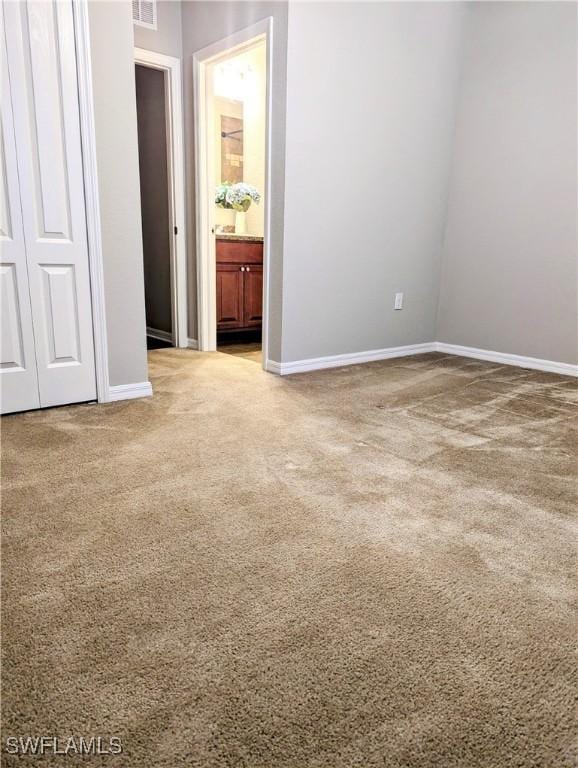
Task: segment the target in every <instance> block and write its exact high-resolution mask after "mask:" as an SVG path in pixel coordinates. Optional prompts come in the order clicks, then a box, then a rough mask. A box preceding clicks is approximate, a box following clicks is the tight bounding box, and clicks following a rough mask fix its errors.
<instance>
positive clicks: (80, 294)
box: [3, 2, 96, 408]
mask: <svg viewBox="0 0 578 768" xmlns="http://www.w3.org/2000/svg"><path fill="white" fill-rule="evenodd" d="M3 5H4V12H5V16H6V26H7V29H8V30H9V34H7V36H6V40H7V50H8V69H9V76H10V84H11V93H12V106H13V110H14V127H15V135H16V153H17V161H18V174H19V178H20V191H21V201H22V219H23V225H24V239H25V245H26V258H27V265H28V278H29V290H30V304H31V308H32V321H33V328H34V338H35V346H36V363H37V371H38V388H39V396H40V398H39V399H40V405H41V407H46V406H51V405H61V404H64V403H71V402H81V401H86V400H93V399H95V397H96V383H95V365H94V345H93V336H92V308H91V293H90V276H89V262H88V246H87V234H86V213H85V202H84V180H83V167H82V150H81V136H80V123H79V104H78V85H77V75H76V52H75V36H74V25H73V15H72V3H71V2H19V3H5V4H3ZM27 407H29V408H30V407H34V405H28V406H27Z"/></svg>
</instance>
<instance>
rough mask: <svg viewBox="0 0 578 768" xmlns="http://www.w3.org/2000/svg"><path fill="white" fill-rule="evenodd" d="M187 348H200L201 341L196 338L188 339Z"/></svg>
mask: <svg viewBox="0 0 578 768" xmlns="http://www.w3.org/2000/svg"><path fill="white" fill-rule="evenodd" d="M187 348H188V349H198V348H199V342H198V341H197V340H196V339H187Z"/></svg>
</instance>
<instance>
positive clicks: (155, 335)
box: [147, 325, 173, 344]
mask: <svg viewBox="0 0 578 768" xmlns="http://www.w3.org/2000/svg"><path fill="white" fill-rule="evenodd" d="M147 336H150V337H151V339H157V341H170V343H171V344H172V343H173V334H172V333H170V332H169V331H159V329H158V328H150V327H149V326H148V325H147Z"/></svg>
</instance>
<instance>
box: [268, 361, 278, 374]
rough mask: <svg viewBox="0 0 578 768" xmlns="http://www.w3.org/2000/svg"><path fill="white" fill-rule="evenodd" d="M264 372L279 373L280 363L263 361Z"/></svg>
mask: <svg viewBox="0 0 578 768" xmlns="http://www.w3.org/2000/svg"><path fill="white" fill-rule="evenodd" d="M265 370H266V371H269V373H281V363H278V362H277V361H276V360H265Z"/></svg>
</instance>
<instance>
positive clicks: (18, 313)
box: [0, 8, 40, 413]
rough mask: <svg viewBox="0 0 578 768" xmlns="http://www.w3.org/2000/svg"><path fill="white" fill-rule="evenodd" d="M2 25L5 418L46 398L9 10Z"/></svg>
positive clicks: (1, 380)
mask: <svg viewBox="0 0 578 768" xmlns="http://www.w3.org/2000/svg"><path fill="white" fill-rule="evenodd" d="M0 24H1V29H0V57H1V60H0V67H1V72H0V76H1V78H2V80H1V88H2V91H1V96H0V98H1V103H0V174H1V178H0V315H1V317H0V322H1V338H0V399H1V410H2V413H12V412H13V411H24V410H27V409H29V408H39V407H40V397H39V394H38V378H37V375H36V352H35V350H34V334H33V331H32V313H31V311H30V295H29V293H28V271H27V267H26V247H25V245H24V231H23V229H22V213H21V210H20V189H19V184H18V170H17V165H16V145H15V143H14V125H13V120H12V100H11V97H10V82H9V79H8V62H7V58H6V35H5V24H4V13H3V8H0Z"/></svg>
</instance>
